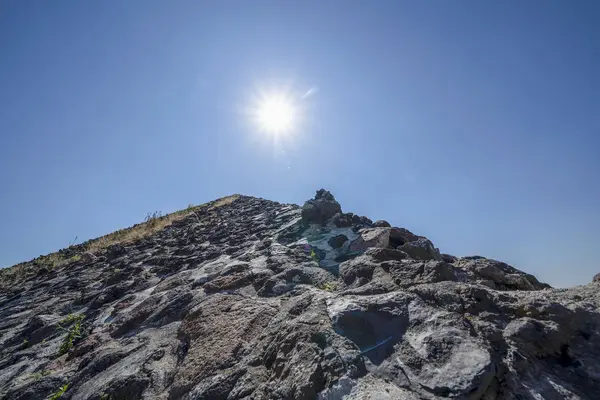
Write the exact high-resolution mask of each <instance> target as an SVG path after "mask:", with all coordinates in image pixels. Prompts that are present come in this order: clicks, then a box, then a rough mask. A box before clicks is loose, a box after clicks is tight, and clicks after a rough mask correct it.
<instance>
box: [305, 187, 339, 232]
mask: <svg viewBox="0 0 600 400" xmlns="http://www.w3.org/2000/svg"><path fill="white" fill-rule="evenodd" d="M341 212H342V207H341V206H340V203H338V202H337V201H335V197H333V195H332V194H331V193H330V192H329V191H327V190H325V189H319V190H317V194H316V195H315V198H314V199H312V200H308V201H307V202H306V203H304V206H302V221H303V222H305V223H308V224H321V225H324V224H325V223H326V222H327V221H328V220H330V219H331V218H332V217H333V216H334V215H336V214H338V213H341Z"/></svg>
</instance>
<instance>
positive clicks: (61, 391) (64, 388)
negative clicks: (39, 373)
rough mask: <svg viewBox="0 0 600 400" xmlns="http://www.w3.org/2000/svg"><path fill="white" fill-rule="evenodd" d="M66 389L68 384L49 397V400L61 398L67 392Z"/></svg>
mask: <svg viewBox="0 0 600 400" xmlns="http://www.w3.org/2000/svg"><path fill="white" fill-rule="evenodd" d="M68 388H69V384H68V383H66V384H64V385H62V386H61V387H60V388H59V389H58V390H57V391H56V392H55V393H53V394H52V395H51V396H50V397H49V400H56V399H59V398H61V397H62V395H63V394H65V392H66V391H67V389H68Z"/></svg>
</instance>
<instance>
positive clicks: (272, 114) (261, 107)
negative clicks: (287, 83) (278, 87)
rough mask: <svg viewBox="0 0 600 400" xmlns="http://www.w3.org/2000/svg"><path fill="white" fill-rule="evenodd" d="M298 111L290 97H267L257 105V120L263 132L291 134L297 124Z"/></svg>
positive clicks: (276, 95) (277, 95)
mask: <svg viewBox="0 0 600 400" xmlns="http://www.w3.org/2000/svg"><path fill="white" fill-rule="evenodd" d="M296 117H297V110H296V107H295V105H294V102H293V101H292V99H291V98H290V97H287V96H285V95H283V94H272V95H269V96H265V97H264V98H263V99H261V100H260V101H259V103H258V105H257V109H256V118H257V122H258V125H259V127H260V129H261V130H263V131H265V132H268V133H271V134H282V133H289V132H290V131H291V130H292V129H293V128H294V124H295V123H296Z"/></svg>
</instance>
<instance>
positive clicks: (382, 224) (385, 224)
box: [373, 219, 392, 228]
mask: <svg viewBox="0 0 600 400" xmlns="http://www.w3.org/2000/svg"><path fill="white" fill-rule="evenodd" d="M373 226H375V227H377V228H391V227H392V225H390V223H389V222H387V221H384V220H382V219H380V220H377V221H375V222H374V223H373Z"/></svg>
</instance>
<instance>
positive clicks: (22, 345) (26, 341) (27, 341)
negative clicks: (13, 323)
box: [21, 339, 29, 349]
mask: <svg viewBox="0 0 600 400" xmlns="http://www.w3.org/2000/svg"><path fill="white" fill-rule="evenodd" d="M21 347H22V348H24V349H26V348H27V347H29V340H27V339H23V343H21Z"/></svg>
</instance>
